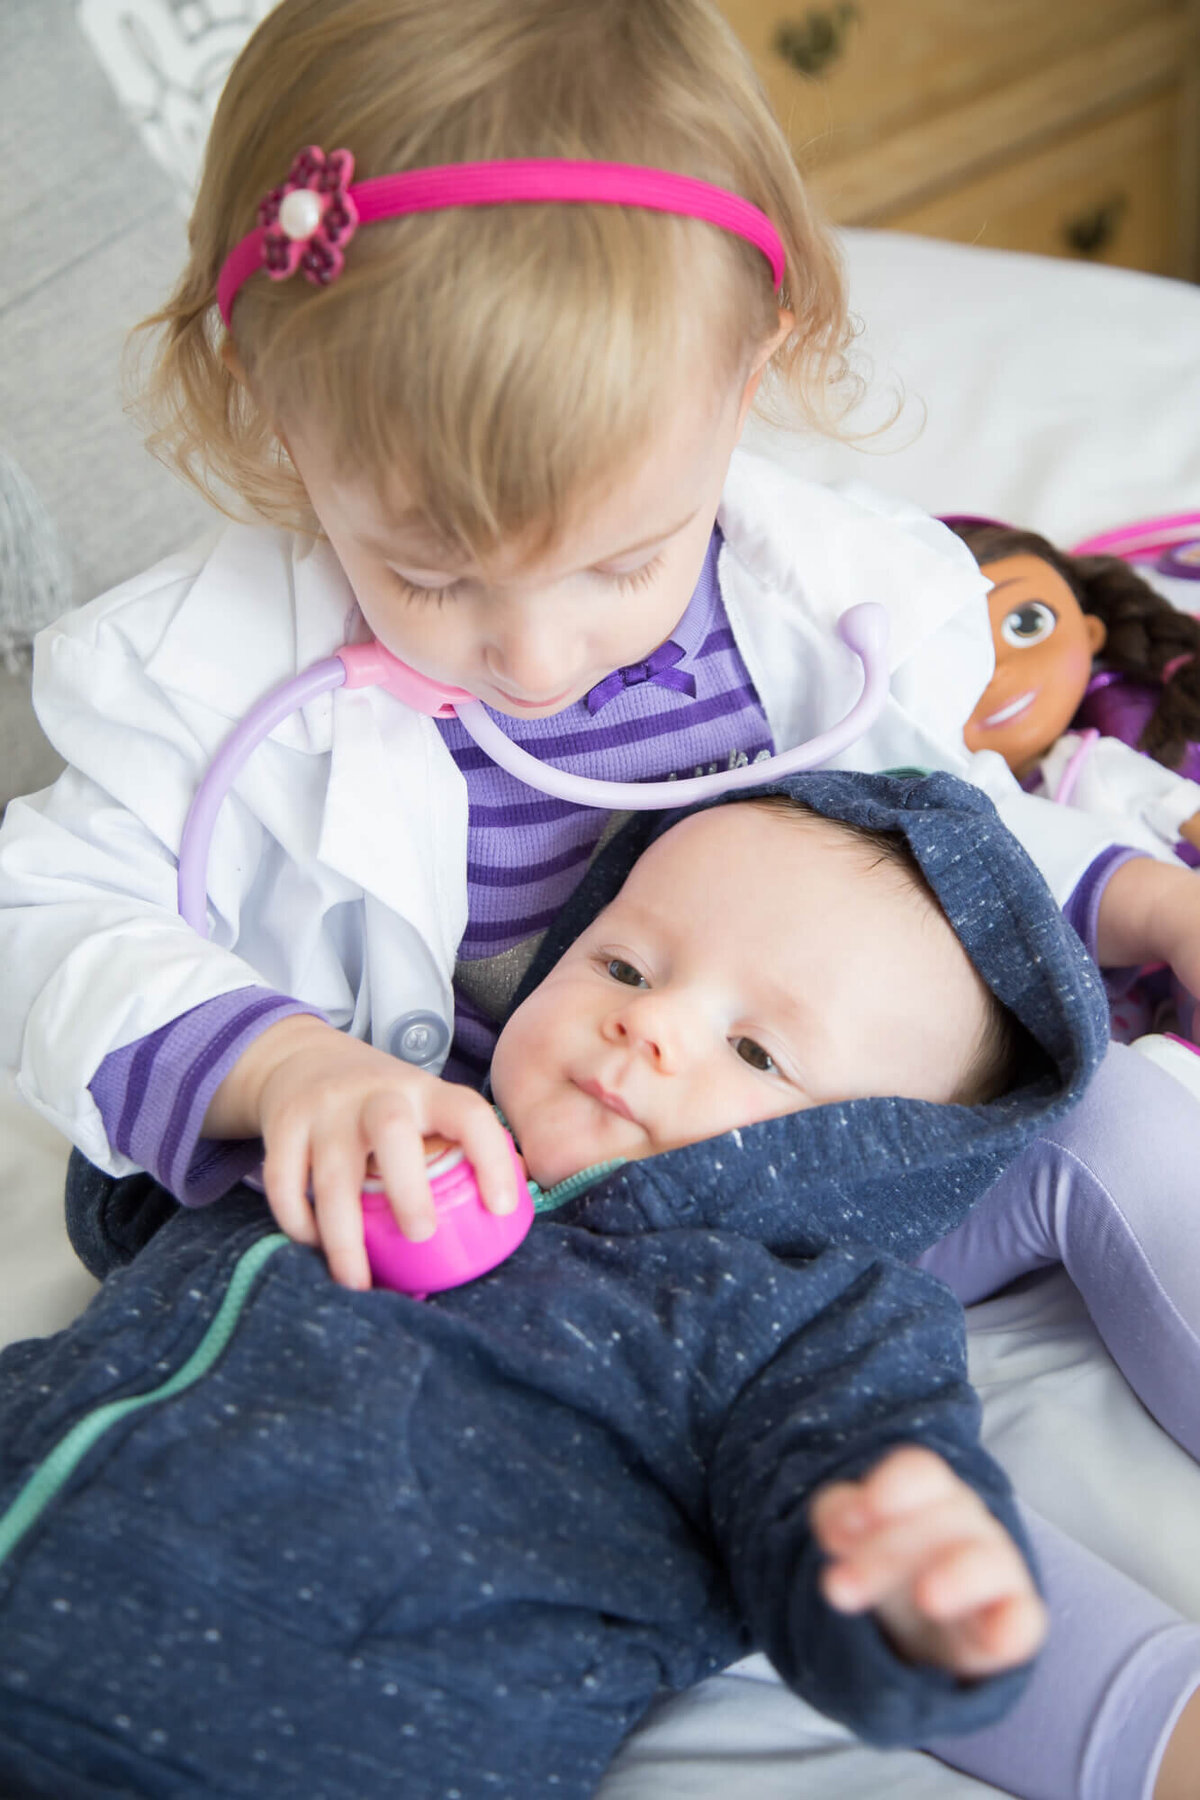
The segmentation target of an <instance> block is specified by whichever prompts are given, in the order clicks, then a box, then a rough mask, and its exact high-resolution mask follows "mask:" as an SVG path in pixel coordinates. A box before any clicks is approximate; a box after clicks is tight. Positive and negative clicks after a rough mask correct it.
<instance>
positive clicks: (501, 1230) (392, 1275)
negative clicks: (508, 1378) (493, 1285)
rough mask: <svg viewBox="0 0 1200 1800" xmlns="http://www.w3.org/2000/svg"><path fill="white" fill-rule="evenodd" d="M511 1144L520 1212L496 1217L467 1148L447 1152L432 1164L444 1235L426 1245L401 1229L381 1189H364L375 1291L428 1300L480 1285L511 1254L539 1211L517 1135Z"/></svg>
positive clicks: (366, 1234) (439, 1228) (439, 1229)
mask: <svg viewBox="0 0 1200 1800" xmlns="http://www.w3.org/2000/svg"><path fill="white" fill-rule="evenodd" d="M508 1143H509V1149H510V1151H511V1153H512V1159H513V1168H514V1170H515V1172H516V1176H517V1204H516V1207H515V1208H514V1210H513V1211H512V1212H510V1213H493V1212H489V1211H488V1209H487V1207H486V1206H485V1205H484V1204H483V1200H482V1199H481V1197H480V1193H479V1189H478V1187H477V1185H476V1182H475V1171H474V1169H473V1168H472V1167H471V1165H470V1163H469V1162H468V1161H467V1159H466V1157H465V1156H464V1155H463V1153H462V1151H461V1150H457V1149H451V1150H447V1151H445V1152H444V1153H441V1154H439V1155H438V1156H436V1157H435V1158H433V1159H432V1160H431V1161H430V1162H429V1163H428V1165H427V1169H426V1172H427V1174H428V1176H429V1185H430V1188H431V1189H432V1192H433V1203H434V1207H435V1209H436V1212H437V1230H436V1231H435V1232H434V1234H433V1236H432V1237H430V1238H425V1239H423V1240H421V1241H419V1242H418V1241H416V1240H414V1239H412V1238H407V1237H405V1236H404V1233H403V1232H402V1231H401V1230H400V1227H399V1226H398V1225H397V1223H396V1220H395V1218H394V1216H393V1214H392V1209H391V1205H390V1203H389V1201H388V1197H387V1195H386V1194H385V1193H384V1191H383V1188H382V1184H380V1183H377V1182H376V1183H372V1184H369V1185H368V1186H366V1187H364V1189H363V1195H362V1208H363V1236H364V1240H365V1243H366V1248H367V1261H368V1262H369V1263H370V1265H371V1278H372V1280H373V1281H374V1283H375V1285H376V1287H387V1288H393V1289H394V1290H395V1291H396V1292H397V1293H401V1294H410V1295H412V1296H413V1297H414V1298H416V1299H421V1298H423V1297H424V1296H425V1295H426V1294H437V1293H440V1292H441V1291H442V1290H443V1289H444V1288H451V1287H458V1286H460V1285H461V1284H462V1283H463V1282H466V1281H474V1280H475V1278H476V1277H477V1276H479V1275H486V1274H487V1272H488V1270H489V1269H494V1268H495V1267H496V1265H497V1263H501V1262H503V1261H504V1259H505V1257H506V1256H511V1254H512V1252H513V1251H514V1250H515V1249H516V1248H517V1245H518V1244H520V1243H521V1242H522V1240H523V1239H524V1238H525V1236H526V1234H527V1233H528V1231H529V1227H530V1226H531V1225H532V1224H533V1218H534V1206H533V1197H532V1195H531V1194H530V1192H529V1184H528V1182H527V1180H526V1178H525V1171H524V1169H523V1168H522V1166H521V1159H520V1157H519V1156H518V1155H517V1151H516V1146H515V1145H514V1144H513V1141H512V1139H511V1137H510V1138H509V1140H508Z"/></svg>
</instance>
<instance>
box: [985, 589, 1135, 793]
mask: <svg viewBox="0 0 1200 1800" xmlns="http://www.w3.org/2000/svg"><path fill="white" fill-rule="evenodd" d="M983 572H984V574H985V575H986V576H987V577H988V579H989V581H991V583H992V584H993V585H992V591H991V593H990V594H989V595H988V610H989V612H990V614H991V619H992V637H993V640H994V642H995V645H996V672H995V674H994V675H993V676H992V679H991V681H990V682H989V683H988V685H987V688H986V689H985V691H984V693H983V696H982V698H981V699H980V702H979V704H978V706H977V707H976V708H975V711H974V712H973V713H972V715H971V717H970V720H969V721H968V723H967V728H966V730H965V731H964V733H963V737H964V738H965V740H966V744H967V748H968V750H996V751H998V752H999V754H1000V755H1001V756H1002V757H1003V758H1004V760H1005V762H1006V763H1007V764H1008V766H1009V768H1010V769H1011V770H1012V771H1013V773H1014V774H1015V775H1018V776H1021V775H1025V774H1027V773H1028V772H1029V770H1030V769H1032V768H1033V767H1034V765H1035V764H1036V763H1037V761H1038V759H1039V757H1042V756H1044V755H1045V753H1046V752H1047V750H1049V748H1050V746H1051V745H1052V744H1054V743H1055V742H1056V741H1057V740H1058V739H1059V738H1060V737H1061V736H1062V734H1063V732H1064V731H1065V730H1066V729H1067V727H1068V726H1069V725H1070V723H1071V720H1072V719H1073V718H1074V716H1075V713H1076V710H1077V709H1078V706H1079V703H1080V701H1081V700H1082V699H1083V694H1084V689H1085V688H1086V687H1087V684H1088V682H1089V680H1090V679H1091V674H1092V660H1093V658H1094V657H1096V656H1098V655H1099V653H1100V651H1101V650H1102V649H1103V648H1104V636H1105V632H1104V625H1103V623H1102V621H1101V620H1099V619H1097V618H1096V617H1095V616H1094V615H1093V614H1091V613H1085V612H1084V611H1083V609H1082V607H1081V606H1080V604H1079V602H1078V600H1076V598H1075V596H1074V594H1073V593H1072V592H1071V590H1070V588H1069V587H1068V586H1067V584H1066V582H1065V581H1064V580H1063V578H1062V576H1061V575H1059V574H1058V573H1057V572H1056V570H1054V569H1052V568H1051V567H1050V565H1049V563H1045V562H1043V561H1042V559H1041V557H1040V556H1030V555H1021V556H1005V557H1001V559H1000V560H999V562H992V563H985V564H984V565H983Z"/></svg>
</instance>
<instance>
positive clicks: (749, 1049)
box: [733, 1037, 776, 1075]
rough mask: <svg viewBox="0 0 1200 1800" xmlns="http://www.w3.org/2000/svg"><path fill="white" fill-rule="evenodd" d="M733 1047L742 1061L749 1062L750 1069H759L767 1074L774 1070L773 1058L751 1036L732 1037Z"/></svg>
mask: <svg viewBox="0 0 1200 1800" xmlns="http://www.w3.org/2000/svg"><path fill="white" fill-rule="evenodd" d="M733 1047H734V1049H735V1050H736V1051H737V1053H738V1055H739V1056H740V1057H741V1059H742V1061H743V1062H745V1063H749V1064H750V1067H751V1068H752V1069H761V1070H762V1071H763V1073H764V1074H767V1075H769V1074H771V1073H772V1072H773V1071H774V1069H775V1067H776V1063H775V1058H774V1057H773V1056H772V1055H771V1054H770V1052H769V1051H767V1050H764V1049H763V1047H762V1045H761V1044H756V1043H755V1041H754V1039H753V1038H748V1037H740V1038H734V1040H733Z"/></svg>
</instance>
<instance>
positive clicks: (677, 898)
mask: <svg viewBox="0 0 1200 1800" xmlns="http://www.w3.org/2000/svg"><path fill="white" fill-rule="evenodd" d="M985 996H986V990H985V988H984V986H983V983H982V981H981V980H980V978H979V976H978V975H977V974H976V972H975V970H974V969H973V968H972V966H971V964H970V962H969V961H968V959H967V956H966V954H965V952H964V951H963V949H962V947H961V945H960V944H959V942H958V940H957V938H956V937H955V936H954V933H953V932H952V931H951V929H950V926H949V925H948V924H947V922H946V920H945V919H944V917H943V916H942V914H941V913H940V912H939V911H938V910H937V908H936V907H935V906H934V904H933V903H932V901H931V900H930V899H929V898H928V897H927V896H926V895H925V894H924V893H923V892H922V891H921V890H919V889H918V888H916V887H915V886H914V884H913V882H912V880H911V878H910V877H909V876H908V874H907V873H906V872H905V871H904V870H902V869H898V868H896V867H895V866H894V865H893V864H891V863H888V862H884V863H880V862H879V860H878V853H877V852H876V851H875V850H874V849H873V848H871V847H870V846H867V845H864V844H862V843H859V842H856V841H854V840H853V839H851V838H849V837H847V836H846V835H845V834H844V833H842V832H841V831H839V830H838V829H837V827H836V826H833V825H831V824H829V823H828V822H827V821H825V820H822V819H819V818H816V817H811V816H804V815H796V816H790V815H789V816H785V815H781V814H779V813H776V812H767V811H764V810H761V809H759V808H758V807H755V806H745V805H736V806H723V807H717V808H715V809H713V810H711V811H709V812H703V813H696V814H694V815H693V816H692V817H690V818H687V819H684V820H683V821H682V822H681V823H680V824H678V825H676V826H675V827H674V828H673V829H672V830H671V831H669V832H667V833H666V834H665V835H664V836H663V837H662V838H660V839H659V840H658V841H657V842H656V843H654V844H653V845H652V846H651V847H650V849H649V850H648V851H647V852H646V854H645V855H644V856H643V857H642V858H641V859H640V861H639V862H638V863H637V864H636V866H635V867H634V869H633V871H632V873H631V874H630V876H629V878H628V880H627V881H626V883H625V886H624V887H623V888H622V889H621V892H620V893H619V894H618V896H617V898H616V899H615V900H614V902H613V903H612V905H611V906H609V907H608V908H606V910H605V911H604V912H603V913H601V914H600V916H599V917H598V918H597V919H596V920H595V922H594V923H593V924H592V925H591V926H590V927H589V928H588V930H587V931H585V932H584V934H583V935H582V937H580V938H578V939H577V940H576V942H575V943H574V944H573V945H572V946H571V948H570V949H569V950H568V951H567V953H566V955H565V956H564V957H563V958H562V960H561V961H560V962H559V963H557V964H556V966H555V967H554V969H553V970H552V971H551V973H550V974H549V975H548V976H547V978H546V979H545V981H543V982H542V984H541V986H540V987H538V988H537V989H536V990H535V991H534V993H533V994H531V995H530V997H529V999H528V1000H526V1001H525V1003H524V1005H523V1006H521V1007H519V1008H518V1010H517V1011H516V1012H515V1013H514V1014H513V1016H512V1018H511V1019H510V1020H509V1022H508V1024H507V1025H506V1026H505V1028H504V1031H503V1032H502V1033H501V1035H500V1039H499V1042H498V1043H497V1045H496V1051H495V1056H494V1058H493V1062H492V1085H493V1089H494V1092H495V1095H496V1099H497V1101H498V1102H499V1104H500V1106H501V1107H502V1109H503V1111H504V1113H505V1115H506V1117H507V1118H508V1121H509V1123H510V1124H511V1126H512V1128H513V1132H514V1134H515V1136H516V1139H517V1142H518V1143H519V1144H520V1146H521V1149H522V1152H523V1153H524V1156H525V1159H526V1162H527V1164H528V1166H529V1171H530V1174H531V1175H532V1176H533V1178H534V1179H535V1180H536V1181H538V1182H540V1183H541V1185H542V1186H543V1187H548V1186H551V1185H552V1184H553V1183H554V1182H556V1181H561V1180H563V1179H564V1178H565V1177H566V1176H567V1175H570V1174H574V1173H575V1172H576V1171H577V1170H579V1169H584V1168H587V1167H589V1166H590V1165H591V1164H593V1163H597V1162H604V1161H607V1160H609V1159H610V1158H617V1157H621V1158H625V1159H633V1158H637V1157H644V1156H652V1155H654V1154H656V1153H657V1152H659V1151H662V1150H670V1149H675V1148H677V1147H678V1146H680V1145H681V1144H690V1143H695V1142H697V1141H698V1140H700V1139H702V1138H708V1137H714V1136H716V1135H717V1134H719V1133H720V1132H723V1131H728V1130H730V1129H732V1128H733V1127H734V1126H739V1125H750V1124H754V1123H755V1122H757V1121H758V1120H761V1119H770V1118H776V1117H778V1116H779V1115H781V1114H783V1113H791V1112H798V1111H800V1110H801V1109H802V1108H804V1107H809V1106H820V1105H824V1104H826V1103H827V1102H829V1101H835V1100H851V1099H861V1098H864V1097H866V1096H869V1095H882V1094H896V1095H903V1096H906V1097H908V1098H912V1099H921V1100H934V1101H949V1100H951V1099H953V1098H954V1096H955V1094H956V1093H957V1091H958V1090H959V1088H960V1086H961V1084H962V1080H963V1077H964V1074H965V1072H966V1070H967V1069H968V1068H969V1066H970V1064H971V1062H972V1059H973V1057H974V1054H975V1052H976V1050H977V1048H978V1046H979V1043H980V1040H981V1037H982V1034H983V1031H984V1029H985V1023H986V1020H987V1017H988V1014H987V1008H986V998H985Z"/></svg>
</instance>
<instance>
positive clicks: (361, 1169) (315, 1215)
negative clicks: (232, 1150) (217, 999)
mask: <svg viewBox="0 0 1200 1800" xmlns="http://www.w3.org/2000/svg"><path fill="white" fill-rule="evenodd" d="M227 1081H229V1083H230V1085H229V1087H228V1089H227V1090H226V1089H224V1084H223V1088H221V1089H218V1091H217V1094H216V1095H215V1096H214V1104H213V1106H211V1107H210V1109H209V1113H208V1117H207V1119H206V1121H205V1131H206V1133H207V1134H208V1135H210V1136H217V1137H221V1136H226V1137H232V1136H238V1135H243V1136H244V1135H250V1134H252V1133H257V1134H259V1135H261V1137H262V1139H263V1143H264V1145H265V1146H266V1157H265V1160H264V1162H263V1185H264V1187H265V1188H266V1193H267V1201H268V1204H269V1205H270V1208H271V1211H272V1213H273V1214H274V1215H275V1219H276V1221H277V1222H278V1224H279V1226H280V1228H281V1229H282V1230H283V1231H286V1232H287V1234H288V1236H289V1237H291V1238H294V1239H295V1240H296V1242H297V1243H300V1244H313V1245H319V1246H320V1247H321V1248H322V1249H323V1250H324V1252H325V1255H326V1257H327V1259H328V1262H329V1268H330V1272H331V1274H332V1275H333V1278H334V1280H335V1281H339V1282H341V1283H342V1285H343V1286H344V1287H352V1288H367V1287H370V1285H371V1276H370V1270H369V1267H368V1264H367V1255H366V1251H365V1249H364V1248H363V1224H362V1187H363V1180H364V1178H365V1176H366V1174H367V1167H368V1160H369V1159H371V1158H373V1159H374V1162H373V1167H372V1173H377V1174H378V1176H379V1178H380V1179H381V1180H382V1181H383V1184H384V1187H385V1188H386V1190H387V1195H388V1199H389V1200H390V1201H391V1205H392V1211H393V1213H394V1214H395V1217H396V1222H397V1224H398V1225H399V1227H400V1229H401V1231H403V1232H404V1234H405V1236H406V1237H410V1238H427V1237H430V1236H431V1235H432V1233H433V1230H434V1225H435V1217H434V1209H433V1199H432V1197H431V1195H430V1191H429V1182H428V1179H427V1177H426V1174H425V1149H424V1139H426V1138H429V1137H441V1138H444V1139H447V1140H449V1142H450V1143H453V1144H459V1145H461V1146H462V1150H463V1153H464V1155H465V1156H466V1158H467V1160H468V1161H469V1162H470V1163H471V1164H472V1165H473V1167H474V1169H475V1175H476V1179H477V1181H478V1184H479V1191H480V1193H481V1194H482V1196H483V1201H484V1205H485V1206H487V1207H488V1208H489V1210H490V1211H492V1212H496V1213H505V1212H511V1211H512V1209H513V1207H514V1206H515V1205H516V1201H517V1195H516V1190H515V1187H514V1178H513V1165H512V1157H511V1154H510V1151H509V1148H508V1140H507V1138H506V1137H505V1134H504V1130H503V1127H502V1126H501V1125H500V1123H499V1121H498V1120H497V1118H496V1115H495V1113H494V1112H493V1111H492V1109H491V1107H490V1106H489V1105H488V1104H487V1102H486V1101H485V1100H484V1099H483V1098H482V1097H481V1096H480V1095H479V1094H476V1093H474V1092H473V1091H472V1090H471V1089H470V1088H466V1087H459V1086H456V1085H455V1084H454V1083H453V1082H449V1081H442V1080H441V1079H440V1077H438V1076H436V1075H430V1074H427V1073H426V1072H425V1071H424V1070H423V1069H417V1068H414V1067H413V1066H412V1064H411V1063H405V1062H400V1061H398V1060H397V1058H395V1057H393V1056H388V1055H386V1054H385V1052H384V1051H382V1050H376V1049H374V1048H373V1047H372V1046H371V1045H370V1044H364V1043H361V1042H360V1041H359V1040H358V1039H357V1038H352V1037H348V1036H347V1035H346V1033H345V1032H342V1031H337V1030H335V1029H334V1028H333V1027H332V1026H330V1025H326V1024H324V1023H322V1021H321V1020H320V1019H315V1018H313V1017H311V1016H308V1015H296V1016H294V1017H292V1018H288V1019H282V1020H280V1021H279V1023H278V1024H277V1025H273V1026H271V1027H270V1028H269V1029H268V1030H267V1031H264V1032H263V1033H262V1034H261V1036H260V1037H258V1038H256V1039H255V1041H254V1043H252V1044H251V1045H250V1046H249V1049H248V1050H247V1051H246V1054H245V1056H244V1057H243V1058H242V1059H240V1060H239V1062H238V1064H237V1065H236V1067H235V1069H234V1070H233V1071H232V1072H231V1078H227ZM310 1188H311V1192H312V1203H311V1205H310V1203H309V1200H308V1193H309V1190H310Z"/></svg>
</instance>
